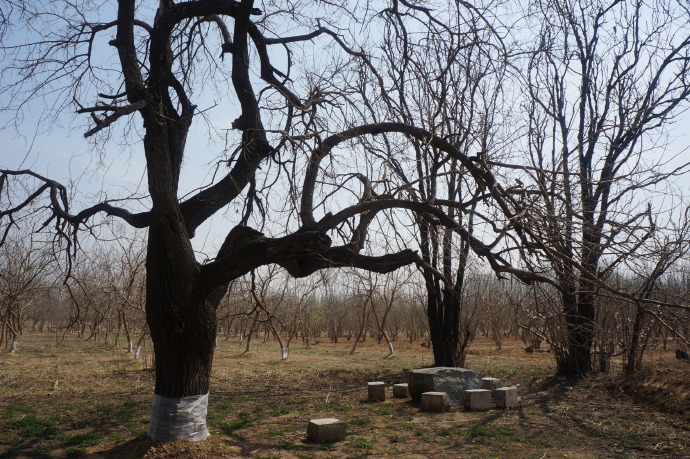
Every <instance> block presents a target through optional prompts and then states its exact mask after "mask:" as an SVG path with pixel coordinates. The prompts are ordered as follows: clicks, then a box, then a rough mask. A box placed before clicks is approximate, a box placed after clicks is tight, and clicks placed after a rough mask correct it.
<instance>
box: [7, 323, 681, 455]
mask: <svg viewBox="0 0 690 459" xmlns="http://www.w3.org/2000/svg"><path fill="white" fill-rule="evenodd" d="M58 341H59V342H58ZM351 345H352V343H351V342H349V341H343V342H340V343H338V344H332V343H329V342H328V341H327V340H322V341H321V342H320V343H317V344H313V345H311V346H308V347H307V346H305V345H304V344H303V343H295V342H293V344H292V345H291V349H290V357H289V359H288V360H287V361H281V360H280V359H279V349H278V345H277V344H276V343H274V342H269V343H266V344H264V345H261V344H260V343H257V344H256V345H254V347H253V348H252V349H251V350H250V352H248V353H243V351H244V348H243V347H240V346H239V343H238V342H237V341H236V340H233V339H230V340H228V341H220V342H219V346H218V350H217V353H216V357H215V362H214V372H213V380H212V388H211V393H210V402H209V414H208V421H209V429H210V430H211V432H212V435H211V437H210V438H209V439H207V440H204V441H201V442H194V443H191V442H184V441H176V442H172V443H167V444H155V443H153V442H152V441H150V440H149V439H148V438H147V437H146V435H145V432H146V428H147V422H148V410H149V406H150V403H151V393H152V387H153V375H152V372H151V370H150V368H149V367H150V364H151V362H150V354H148V353H147V352H144V355H143V357H142V358H140V359H138V360H134V359H133V358H132V356H131V354H127V353H126V352H125V349H121V348H119V347H115V346H112V345H105V344H102V343H94V342H93V341H83V340H80V339H77V338H75V337H73V336H66V337H64V339H60V340H57V341H56V336H55V335H50V334H38V333H35V334H34V333H32V334H28V335H25V336H24V337H22V340H21V341H20V345H19V348H18V351H17V352H16V353H15V354H12V355H10V354H7V353H2V354H0V457H90V458H141V457H143V458H215V457H228V458H239V457H254V458H264V459H268V458H322V457H324V458H325V457H334V458H340V457H348V458H355V457H364V456H370V457H386V456H399V457H408V458H422V457H477V458H484V457H504V458H513V457H520V458H522V457H524V458H547V457H554V458H555V457H559V458H564V457H568V458H592V457H690V380H689V376H690V365H688V364H687V363H686V362H682V361H678V360H676V359H675V358H674V352H673V351H674V350H675V348H669V349H668V350H666V351H664V350H662V349H657V350H653V351H650V353H649V354H648V356H647V357H648V358H647V361H648V365H647V369H646V371H645V372H643V373H642V374H641V375H640V376H638V377H636V378H635V379H632V380H627V381H626V380H623V379H622V378H621V376H620V372H619V371H618V369H616V368H615V365H614V370H613V371H612V373H611V374H604V375H597V376H593V377H591V378H589V379H586V380H584V381H570V380H564V379H558V378H554V377H553V376H551V375H552V374H553V372H554V364H553V357H552V355H551V354H550V353H547V352H543V353H534V354H527V353H525V352H524V351H523V350H522V347H524V346H523V345H522V343H521V342H517V341H515V342H512V341H511V342H508V343H506V344H504V346H503V348H502V349H501V350H496V349H495V346H494V344H493V342H491V341H490V340H488V339H482V338H479V339H478V340H476V341H475V343H474V344H473V346H472V349H471V351H470V355H469V357H468V361H467V365H466V366H467V367H468V368H471V369H474V370H477V371H478V372H479V373H480V374H481V375H482V376H493V377H497V378H500V379H501V380H502V381H503V382H504V383H505V384H506V385H517V386H518V392H519V395H520V403H519V407H518V408H516V409H514V410H507V411H504V410H496V409H492V410H490V411H487V412H466V411H464V410H463V409H461V408H457V407H456V408H453V409H452V410H451V411H450V412H449V413H443V414H430V413H422V412H420V411H419V407H418V406H415V405H414V404H413V403H412V402H411V401H409V400H404V399H403V400H401V399H394V398H391V397H390V396H391V389H390V388H389V389H388V396H389V398H388V399H387V400H386V401H385V402H380V403H369V402H367V401H366V397H367V393H366V383H367V382H368V381H385V382H387V383H397V382H404V381H405V380H406V372H407V371H409V370H410V369H412V368H418V367H423V366H429V365H430V364H431V363H432V356H431V352H430V350H429V349H428V348H425V347H422V346H421V345H420V343H406V342H396V343H395V346H396V355H395V356H392V357H391V356H388V355H387V354H388V351H387V347H386V345H385V344H378V343H376V341H371V340H367V341H366V342H364V343H362V344H360V345H359V347H358V351H357V353H355V355H352V356H350V355H349V350H350V347H351ZM322 417H335V418H338V419H341V420H343V421H345V422H346V424H347V436H346V438H345V440H343V441H341V442H337V443H333V444H325V445H317V444H313V443H309V442H307V441H306V426H307V423H308V421H309V420H310V419H314V418H322Z"/></svg>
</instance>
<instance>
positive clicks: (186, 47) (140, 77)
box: [0, 0, 529, 441]
mask: <svg viewBox="0 0 690 459" xmlns="http://www.w3.org/2000/svg"><path fill="white" fill-rule="evenodd" d="M393 4H394V6H395V7H396V8H401V9H405V11H406V14H410V15H420V16H421V17H424V18H428V17H429V14H430V11H429V10H427V9H420V8H418V7H412V6H411V5H408V3H407V2H400V3H398V2H393ZM258 6H259V5H255V4H254V2H252V1H251V0H242V1H239V2H236V1H230V0H199V1H180V2H175V1H173V0H161V1H157V2H153V1H143V0H141V1H136V0H119V1H108V2H90V1H85V2H80V3H65V2H61V1H46V2H40V3H33V2H32V3H29V2H26V3H22V2H18V1H3V2H2V8H0V9H1V10H2V15H1V16H0V20H1V21H2V24H1V27H2V28H1V29H0V32H2V40H3V41H2V44H1V45H2V52H3V59H2V62H3V69H2V88H0V92H1V93H2V94H3V95H4V97H5V98H4V99H3V100H4V105H5V106H4V109H6V110H14V111H15V113H16V115H17V116H16V118H15V119H16V121H17V122H21V120H22V116H23V115H24V114H25V111H26V109H27V107H28V106H29V105H27V104H30V103H31V102H32V101H35V100H36V97H43V98H44V99H39V100H43V101H44V102H45V104H46V109H47V110H48V111H49V112H50V114H51V115H52V118H50V119H49V120H50V121H59V120H61V119H62V118H63V117H64V116H66V115H67V114H68V113H67V112H68V111H69V109H72V108H74V109H76V111H77V112H78V113H79V114H81V115H84V116H86V117H87V118H86V119H87V120H89V121H90V125H89V126H88V128H86V129H85V131H86V132H85V136H86V137H87V138H90V139H94V143H93V144H92V145H93V148H94V152H95V153H94V154H99V153H100V154H102V155H109V154H110V155H112V153H111V152H109V151H108V145H111V144H109V143H107V141H108V140H118V139H120V140H122V142H129V144H130V145H131V146H132V148H133V149H139V151H140V153H139V152H137V153H133V154H135V155H137V156H142V157H143V158H144V160H145V161H144V162H145V172H143V173H145V177H146V193H147V194H146V196H143V197H142V196H137V199H131V200H129V201H127V200H122V199H120V200H109V199H105V198H104V199H101V200H99V202H96V203H94V204H93V205H86V206H84V207H83V208H81V209H76V210H73V209H74V206H73V204H72V202H71V200H70V198H71V197H72V194H73V190H71V189H68V188H67V187H66V186H64V185H63V184H61V183H58V182H57V181H55V180H53V179H51V178H50V177H47V176H45V175H44V174H39V173H37V172H36V171H32V170H27V169H20V170H17V169H11V168H7V167H5V168H2V170H1V171H0V174H1V175H0V191H1V192H2V200H3V201H2V202H3V207H2V209H1V210H0V218H1V219H2V220H1V222H2V233H1V234H2V236H0V241H2V242H4V241H5V236H6V235H7V234H9V232H10V231H12V230H13V228H15V227H16V226H17V225H21V224H22V222H23V220H22V218H23V217H22V216H23V215H24V214H26V213H32V212H41V213H43V214H44V216H45V220H44V221H45V223H44V225H43V227H42V229H43V230H52V231H53V232H54V234H55V235H56V238H57V240H56V244H57V243H60V244H62V247H63V248H65V249H67V250H68V251H69V253H70V254H72V255H73V254H75V253H76V251H77V249H78V240H77V236H78V235H79V234H80V230H83V229H88V228H89V225H91V224H93V223H95V222H97V221H98V218H100V216H102V215H110V216H114V217H117V218H119V219H121V220H123V221H124V222H126V223H128V224H129V225H130V226H131V227H133V228H147V229H148V242H147V255H146V274H147V278H146V279H147V280H146V317H147V322H148V326H149V329H150V333H151V338H152V340H153V345H154V352H155V371H156V376H155V389H154V391H155V396H154V403H153V409H152V415H151V424H150V429H149V434H150V435H151V436H152V437H153V438H154V439H156V440H164V441H167V440H172V439H175V438H187V439H192V440H198V439H203V438H205V437H206V436H207V435H208V430H207V428H206V422H205V414H206V406H207V396H208V392H209V380H210V372H211V364H212V358H213V350H214V344H215V338H216V326H217V324H216V322H217V320H216V308H217V306H218V304H219V302H220V300H221V298H222V297H223V296H224V294H225V293H226V290H227V288H228V285H229V284H230V282H231V281H232V280H233V279H237V278H239V277H240V276H243V275H244V274H246V273H249V272H251V271H252V270H253V269H256V268H258V267H260V266H262V265H267V264H278V265H280V266H282V267H283V268H284V269H285V270H287V271H288V272H289V273H290V274H291V275H292V276H295V277H302V276H307V275H309V274H312V273H314V272H315V271H317V270H320V269H323V268H332V267H343V266H351V267H356V268H360V269H365V270H370V271H373V272H379V273H385V272H389V271H392V270H395V269H396V268H398V267H401V266H404V265H407V264H410V263H422V264H423V263H424V261H423V260H422V259H421V258H420V257H419V256H418V255H417V254H416V253H415V252H414V251H413V250H410V249H408V248H405V247H404V246H397V245H396V244H388V245H382V246H376V245H375V244H372V243H371V242H372V241H376V240H379V239H380V238H383V239H384V240H385V239H390V237H391V235H394V234H395V229H394V228H393V229H391V228H390V224H391V223H392V222H395V221H401V220H402V221H412V219H413V218H422V219H429V220H430V221H433V222H434V223H435V224H438V225H440V226H443V227H448V228H451V229H452V230H453V231H454V232H455V233H456V234H458V235H459V236H460V237H461V238H462V239H463V240H465V241H467V244H468V246H469V247H470V248H471V249H472V250H474V251H475V252H476V253H477V254H479V255H480V256H481V257H483V258H485V259H486V260H488V261H489V263H490V264H491V266H492V268H493V269H494V270H495V271H497V272H513V273H516V274H518V275H522V276H523V277H526V278H527V277H529V274H528V273H521V272H518V271H517V270H515V269H514V268H513V267H512V266H511V265H510V264H509V263H508V262H507V261H506V260H504V259H503V258H501V257H500V256H498V255H497V254H495V253H494V252H492V247H490V246H489V245H487V244H484V243H483V242H482V241H481V240H480V239H479V238H477V237H476V236H475V235H472V234H471V233H470V232H469V231H467V229H465V228H464V227H463V225H461V224H460V223H459V222H458V221H457V220H456V219H455V218H454V217H455V215H454V214H453V213H450V214H449V213H448V210H447V209H448V206H445V205H439V204H438V203H435V202H433V201H426V202H425V201H421V200H411V199H408V198H407V197H406V196H403V195H393V196H391V195H385V194H384V195H378V194H374V193H372V192H371V187H370V184H371V181H370V180H369V178H368V177H367V172H369V171H371V170H372V168H371V166H372V165H375V164H376V161H375V160H374V158H375V155H372V154H371V152H369V151H367V150H365V149H363V148H361V147H360V146H359V145H361V143H360V142H356V140H357V139H358V138H362V137H367V138H375V137H377V136H378V137H379V138H380V137H381V134H384V133H385V134H387V137H388V138H389V139H395V141H396V142H404V141H406V142H410V141H416V142H419V143H420V144H421V145H424V146H425V148H428V149H431V150H433V151H434V152H435V154H438V155H442V156H447V157H448V158H450V159H449V161H452V162H453V163H457V164H458V167H460V166H461V167H462V170H463V172H464V174H466V177H472V179H473V180H475V181H476V182H477V183H481V184H482V187H484V188H485V190H486V191H487V193H488V194H489V195H490V198H491V199H492V200H493V202H494V203H495V204H496V205H497V206H498V208H499V209H500V210H501V212H502V214H503V215H505V218H506V220H507V221H512V218H513V216H514V215H515V214H516V210H515V209H514V206H513V204H514V203H512V202H511V200H510V199H508V198H507V197H506V196H507V195H506V193H505V192H504V190H503V188H502V187H501V185H500V184H499V183H498V182H497V180H496V178H495V177H494V175H493V174H492V173H491V171H490V170H489V169H487V168H485V167H480V166H479V165H477V163H475V162H473V161H472V160H470V158H469V157H468V155H467V154H466V152H464V151H463V150H461V149H460V148H458V146H457V144H456V142H453V141H449V140H448V139H447V138H446V137H444V136H441V135H437V133H436V132H434V130H435V126H429V127H428V128H426V129H424V128H422V127H420V126H415V125H412V124H410V123H409V122H407V121H408V120H405V119H402V118H400V117H396V116H391V115H388V116H386V117H384V118H383V119H381V120H377V121H376V122H374V121H372V120H371V119H368V118H367V117H364V116H360V114H362V113H363V109H362V107H363V106H364V104H366V101H363V100H362V98H361V97H359V95H358V93H356V92H352V91H348V90H347V88H349V87H350V85H349V83H351V82H352V81H353V80H354V79H356V78H357V77H358V76H362V77H363V81H364V82H365V83H366V84H367V85H370V87H372V88H375V89H376V91H378V94H379V95H380V96H381V99H385V98H386V90H387V87H386V84H387V82H386V81H387V78H386V77H385V75H386V74H385V73H384V72H383V71H381V70H380V66H385V62H383V61H381V60H377V59H375V58H374V57H373V51H374V50H376V49H378V48H377V46H376V45H375V43H376V41H377V40H378V39H380V35H378V34H377V33H375V32H371V31H370V30H369V29H367V27H368V26H371V27H372V28H373V30H374V31H375V30H376V24H377V22H376V21H377V20H379V19H380V18H381V16H379V15H378V11H376V10H374V9H371V5H370V8H362V6H361V5H349V4H347V2H342V4H340V2H324V3H322V2H308V1H305V2H285V3H284V4H283V3H282V2H266V3H264V4H263V5H262V8H261V9H260V8H258ZM425 23H427V21H426V20H425V21H420V22H419V24H420V26H421V27H423V26H424V24H425ZM365 42H368V43H369V45H368V46H369V48H366V47H364V43H365ZM370 51H372V52H371V53H370ZM343 88H345V89H343ZM214 102H216V103H218V104H219V106H218V107H217V108H216V109H214V108H213V104H214ZM214 117H215V118H214ZM233 118H234V121H233V122H232V123H231V122H230V121H229V119H233ZM196 120H207V121H208V124H206V126H207V129H208V130H209V131H210V132H212V133H214V132H215V133H219V134H220V137H221V138H222V139H224V141H225V144H224V146H223V148H222V149H221V150H222V151H221V153H220V155H219V157H218V158H217V161H218V166H219V167H218V168H217V170H216V171H215V174H214V175H213V178H212V179H211V180H210V182H209V183H204V182H203V181H201V180H200V181H199V183H198V187H197V188H196V189H194V190H193V191H192V192H190V193H187V194H185V193H184V192H183V191H182V190H181V188H180V178H181V174H182V172H183V171H184V169H185V167H186V166H187V165H189V164H190V163H194V162H195V161H196V160H197V159H196V155H195V153H197V154H198V149H200V148H205V147H200V146H199V145H193V146H190V145H188V142H187V140H188V137H189V135H190V132H192V131H191V129H192V127H193V126H198V125H196V124H194V123H195V121H196ZM214 120H216V121H214ZM190 150H191V151H190ZM132 151H135V150H132ZM123 159H124V158H123ZM382 162H386V159H385V158H383V161H381V160H379V164H380V163H382ZM381 167H382V166H381ZM355 176H356V177H357V178H359V181H356V182H353V181H352V178H353V177H355ZM352 183H360V184H361V186H360V187H359V188H358V187H355V186H351V185H352ZM142 206H143V207H144V208H143V209H142ZM227 209H236V210H237V212H236V213H234V212H232V213H230V214H231V215H230V216H229V217H228V219H227V220H226V221H225V222H224V223H223V224H222V227H223V230H224V232H225V235H226V236H225V238H224V240H223V243H222V244H221V245H220V247H219V248H218V250H217V252H216V253H215V256H213V257H212V258H210V259H209V260H198V259H197V257H196V255H195V252H194V250H193V246H192V238H193V237H194V235H195V233H196V232H197V230H199V227H200V226H201V225H202V224H204V222H207V221H208V220H209V219H210V218H211V217H212V216H214V215H216V214H222V213H223V212H224V211H225V210H227ZM383 215H385V216H386V218H380V219H379V218H377V217H378V216H383ZM394 215H398V217H396V218H394V217H393V216H394ZM400 215H404V217H402V216H400ZM415 216H416V217H415ZM250 225H251V226H254V227H256V228H259V229H261V230H262V231H264V232H265V233H270V234H269V235H267V234H264V232H260V231H259V230H257V229H253V228H252V227H251V226H250ZM371 227H376V228H381V230H380V231H378V232H377V237H371V238H368V237H367V236H368V234H369V231H370V228H371ZM517 230H518V233H520V231H519V228H517ZM381 247H382V248H381ZM202 261H204V262H203V263H202ZM426 266H427V268H426V269H428V268H429V267H428V264H427V265H426Z"/></svg>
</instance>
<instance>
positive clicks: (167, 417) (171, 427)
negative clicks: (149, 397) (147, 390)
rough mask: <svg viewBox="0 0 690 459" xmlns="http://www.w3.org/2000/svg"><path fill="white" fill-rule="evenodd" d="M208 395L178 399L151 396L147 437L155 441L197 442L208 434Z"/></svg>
mask: <svg viewBox="0 0 690 459" xmlns="http://www.w3.org/2000/svg"><path fill="white" fill-rule="evenodd" d="M207 410H208V394H206V395H191V396H188V397H180V398H167V397H161V396H160V395H154V396H153V408H152V409H151V423H150V424H149V432H148V435H149V437H151V438H152V439H154V440H155V441H163V442H168V441H173V440H176V439H178V438H184V439H185V440H190V441H199V440H203V439H204V438H206V437H208V436H209V435H210V434H209V432H208V428H207V427H206V411H207Z"/></svg>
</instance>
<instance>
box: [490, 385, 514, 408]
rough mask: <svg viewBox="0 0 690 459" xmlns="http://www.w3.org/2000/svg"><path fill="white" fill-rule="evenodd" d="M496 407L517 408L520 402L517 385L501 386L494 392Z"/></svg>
mask: <svg viewBox="0 0 690 459" xmlns="http://www.w3.org/2000/svg"><path fill="white" fill-rule="evenodd" d="M494 398H495V400H496V408H503V409H508V408H515V407H516V406H517V404H518V395H517V387H499V388H498V389H496V391H495V392H494Z"/></svg>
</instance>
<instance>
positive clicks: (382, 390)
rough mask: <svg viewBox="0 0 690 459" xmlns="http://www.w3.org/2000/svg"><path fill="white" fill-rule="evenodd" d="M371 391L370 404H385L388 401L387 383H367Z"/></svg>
mask: <svg viewBox="0 0 690 459" xmlns="http://www.w3.org/2000/svg"><path fill="white" fill-rule="evenodd" d="M367 389H368V391H369V397H368V400H369V401H370V402H383V401H385V400H386V383H384V382H383V381H375V382H370V383H367Z"/></svg>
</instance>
